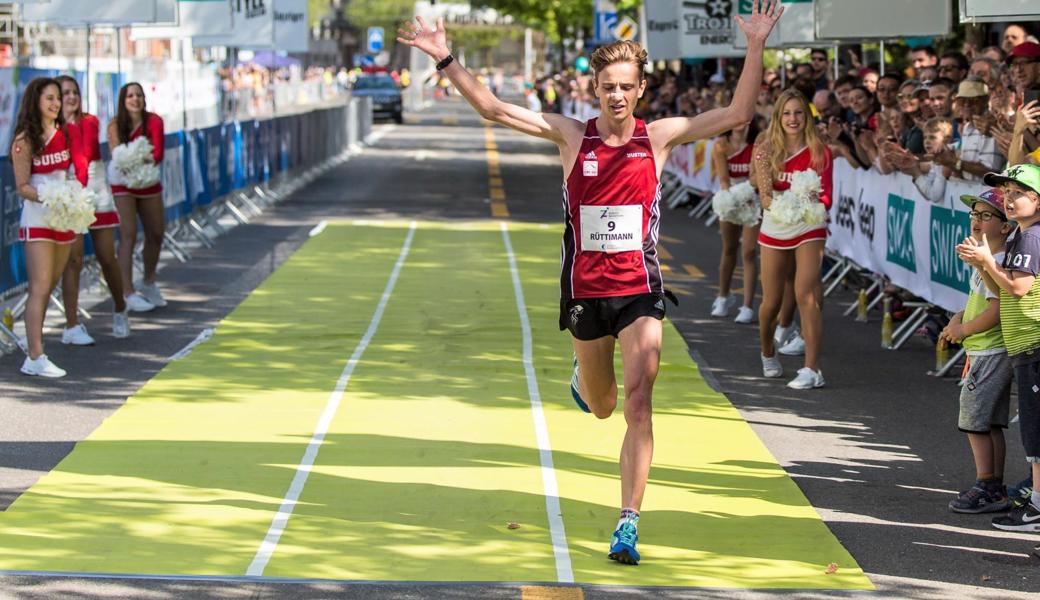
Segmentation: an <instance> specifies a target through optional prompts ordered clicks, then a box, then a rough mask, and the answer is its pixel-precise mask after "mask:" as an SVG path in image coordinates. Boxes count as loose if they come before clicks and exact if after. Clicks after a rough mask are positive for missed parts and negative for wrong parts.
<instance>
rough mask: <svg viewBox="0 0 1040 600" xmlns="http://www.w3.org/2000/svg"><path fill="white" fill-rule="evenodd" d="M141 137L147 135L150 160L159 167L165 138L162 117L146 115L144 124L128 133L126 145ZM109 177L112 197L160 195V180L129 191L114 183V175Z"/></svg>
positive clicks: (115, 177)
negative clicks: (150, 149) (149, 143)
mask: <svg viewBox="0 0 1040 600" xmlns="http://www.w3.org/2000/svg"><path fill="white" fill-rule="evenodd" d="M142 135H147V136H148V141H149V142H151V144H152V160H153V161H155V164H157V165H161V164H162V160H163V140H164V137H165V126H164V125H163V120H162V117H160V116H159V115H157V114H155V113H147V114H146V117H145V120H144V122H143V123H142V124H141V125H138V126H137V127H135V128H134V130H133V131H132V132H131V133H130V139H129V140H127V143H129V142H132V141H134V140H136V139H137V138H139V137H141V136H142ZM109 175H110V179H111V180H112V195H114V196H137V197H138V198H144V197H146V196H156V195H159V194H162V181H161V180H160V181H158V182H156V183H155V184H153V185H150V186H148V187H146V188H141V189H131V188H128V187H126V185H123V184H120V183H116V182H117V181H118V180H119V177H118V176H117V175H115V174H114V173H110V174H109Z"/></svg>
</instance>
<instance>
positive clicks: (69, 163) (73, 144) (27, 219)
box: [18, 126, 87, 244]
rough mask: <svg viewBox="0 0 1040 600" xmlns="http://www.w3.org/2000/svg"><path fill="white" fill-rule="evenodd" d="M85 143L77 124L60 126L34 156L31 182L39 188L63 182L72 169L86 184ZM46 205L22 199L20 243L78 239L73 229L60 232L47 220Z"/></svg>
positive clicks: (65, 241)
mask: <svg viewBox="0 0 1040 600" xmlns="http://www.w3.org/2000/svg"><path fill="white" fill-rule="evenodd" d="M81 154H82V143H81V142H80V140H79V130H78V129H77V128H75V127H67V126H63V127H59V128H58V129H56V130H55V131H54V133H53V134H52V135H51V137H50V139H49V140H47V143H46V144H44V146H43V152H41V153H40V155H39V156H34V157H32V169H31V170H30V173H31V175H30V177H29V184H30V185H32V186H33V187H34V188H36V189H37V190H39V189H40V186H41V185H43V183H44V182H46V181H64V180H65V179H66V178H67V177H68V173H69V169H70V168H72V169H74V170H75V173H76V179H78V180H79V182H80V183H82V184H84V185H85V184H86V178H87V177H86V175H87V174H86V169H84V168H82V165H84V164H85V163H84V162H83V159H82V156H81ZM46 214H47V208H46V207H44V206H43V203H42V202H32V201H29V200H25V201H23V202H22V219H21V223H20V225H19V227H18V240H19V241H21V242H36V241H49V242H55V243H58V244H71V243H72V242H74V241H76V233H75V232H74V231H57V230H55V229H51V228H50V227H48V226H47V225H46V224H45V223H46V222H45V220H44V217H45V215H46Z"/></svg>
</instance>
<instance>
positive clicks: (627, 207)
mask: <svg viewBox="0 0 1040 600" xmlns="http://www.w3.org/2000/svg"><path fill="white" fill-rule="evenodd" d="M659 202H660V186H659V182H658V179H657V165H656V163H655V161H654V151H653V148H652V147H651V146H650V138H649V137H648V136H647V133H646V124H645V123H644V122H643V121H641V120H639V119H636V127H635V131H634V132H633V134H632V138H631V139H629V141H628V142H627V143H625V144H624V145H622V146H609V145H607V144H606V143H604V142H603V140H601V139H600V137H599V134H598V133H597V131H596V120H595V119H592V120H591V121H589V122H588V123H586V125H585V137H584V139H583V140H582V143H581V150H580V151H579V152H578V156H577V158H576V159H575V162H574V166H573V168H572V169H571V173H570V176H569V177H568V178H567V181H565V182H564V184H563V210H564V215H565V216H566V228H565V230H564V234H563V247H562V252H561V257H560V262H561V266H562V273H561V275H560V296H561V299H562V300H563V301H564V302H566V301H568V300H571V299H573V298H611V297H616V296H634V295H637V294H651V293H657V294H663V293H664V281H663V279H662V278H661V264H660V261H659V260H658V257H657V237H658V229H659V227H660V220H661V212H660V207H659V206H658V204H659Z"/></svg>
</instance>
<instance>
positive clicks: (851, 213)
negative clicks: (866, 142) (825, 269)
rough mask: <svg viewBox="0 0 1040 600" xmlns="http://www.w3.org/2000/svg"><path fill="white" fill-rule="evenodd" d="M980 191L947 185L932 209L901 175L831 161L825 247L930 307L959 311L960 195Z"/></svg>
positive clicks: (962, 282)
mask: <svg viewBox="0 0 1040 600" xmlns="http://www.w3.org/2000/svg"><path fill="white" fill-rule="evenodd" d="M983 189H985V188H984V187H982V186H981V185H979V184H977V183H969V182H966V181H959V180H950V181H949V182H947V185H946V195H945V197H944V199H943V202H942V204H941V205H936V204H932V203H930V202H928V201H927V200H926V199H925V198H924V197H923V196H921V194H920V192H918V190H917V188H916V187H915V186H914V184H913V181H912V180H911V179H910V178H909V177H907V176H906V175H902V174H894V175H882V174H880V173H878V172H876V171H863V170H860V169H854V168H852V167H850V166H849V165H848V163H846V162H845V161H844V160H842V159H839V160H836V161H835V162H834V204H833V206H832V207H831V222H830V226H829V235H828V238H827V247H828V248H829V249H831V250H833V251H835V252H837V253H838V254H840V255H842V256H846V257H848V258H850V259H851V260H852V261H853V262H855V263H856V264H858V265H859V266H861V267H863V268H865V269H869V270H871V271H873V272H875V273H879V274H882V275H885V276H886V277H888V278H889V279H891V280H892V283H894V284H895V285H897V286H899V287H901V288H903V289H905V290H909V291H910V292H912V293H914V294H916V295H918V296H920V297H922V298H924V299H925V300H927V301H929V302H931V303H933V304H936V305H938V306H941V307H943V308H945V309H946V310H951V311H957V310H961V309H963V308H964V303H965V301H966V300H967V291H968V281H969V279H970V276H971V267H969V266H968V265H967V264H966V263H964V262H963V261H961V260H960V259H958V258H957V254H956V252H955V251H954V247H955V246H956V245H957V244H958V243H960V242H961V240H963V239H964V238H965V237H967V236H968V235H969V234H970V232H971V228H970V225H969V223H968V207H967V206H965V205H964V204H963V203H962V202H961V201H960V196H961V195H962V194H978V193H980V192H981V191H982V190H983Z"/></svg>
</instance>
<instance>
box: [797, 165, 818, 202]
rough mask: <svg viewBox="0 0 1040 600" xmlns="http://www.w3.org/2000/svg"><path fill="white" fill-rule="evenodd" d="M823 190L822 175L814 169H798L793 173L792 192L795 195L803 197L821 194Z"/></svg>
mask: <svg viewBox="0 0 1040 600" xmlns="http://www.w3.org/2000/svg"><path fill="white" fill-rule="evenodd" d="M822 190H823V185H822V183H821V181H820V176H819V175H818V174H817V173H816V171H814V170H812V169H807V170H805V171H798V172H796V173H794V174H792V175H791V192H793V193H794V195H795V196H798V197H802V198H808V197H811V196H819V194H820V192H821V191H822Z"/></svg>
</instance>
